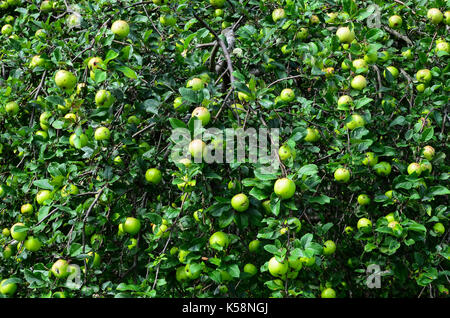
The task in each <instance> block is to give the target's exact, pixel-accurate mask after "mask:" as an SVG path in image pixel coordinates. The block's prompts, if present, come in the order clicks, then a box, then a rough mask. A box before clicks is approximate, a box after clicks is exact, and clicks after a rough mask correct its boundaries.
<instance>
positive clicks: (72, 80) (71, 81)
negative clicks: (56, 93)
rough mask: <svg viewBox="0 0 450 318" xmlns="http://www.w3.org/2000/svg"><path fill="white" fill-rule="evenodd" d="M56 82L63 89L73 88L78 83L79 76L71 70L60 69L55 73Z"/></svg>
mask: <svg viewBox="0 0 450 318" xmlns="http://www.w3.org/2000/svg"><path fill="white" fill-rule="evenodd" d="M55 84H56V86H58V87H59V88H61V89H64V90H71V89H73V88H74V87H75V85H76V84H77V78H76V76H75V75H73V74H72V73H71V72H69V71H65V70H59V71H57V72H56V74H55Z"/></svg>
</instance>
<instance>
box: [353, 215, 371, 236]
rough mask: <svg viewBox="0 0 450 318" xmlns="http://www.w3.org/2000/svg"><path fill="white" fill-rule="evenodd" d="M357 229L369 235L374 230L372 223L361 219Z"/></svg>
mask: <svg viewBox="0 0 450 318" xmlns="http://www.w3.org/2000/svg"><path fill="white" fill-rule="evenodd" d="M356 227H357V228H358V230H360V231H361V232H364V233H368V232H370V231H371V230H372V222H371V221H370V220H369V219H367V218H361V219H359V220H358V223H357V225H356Z"/></svg>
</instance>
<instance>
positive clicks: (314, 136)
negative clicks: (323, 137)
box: [304, 127, 320, 142]
mask: <svg viewBox="0 0 450 318" xmlns="http://www.w3.org/2000/svg"><path fill="white" fill-rule="evenodd" d="M319 138H320V133H319V130H318V129H317V128H309V127H308V128H306V136H305V139H304V140H305V141H307V142H316V141H317V140H319Z"/></svg>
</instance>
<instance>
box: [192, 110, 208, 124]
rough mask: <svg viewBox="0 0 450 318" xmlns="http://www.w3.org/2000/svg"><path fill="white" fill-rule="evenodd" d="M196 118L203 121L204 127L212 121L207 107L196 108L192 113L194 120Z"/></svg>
mask: <svg viewBox="0 0 450 318" xmlns="http://www.w3.org/2000/svg"><path fill="white" fill-rule="evenodd" d="M194 117H195V118H197V119H199V120H201V122H202V125H203V126H206V125H208V123H209V121H210V119H211V114H210V112H209V110H208V109H207V108H206V107H202V106H200V107H197V108H195V109H194V111H193V112H192V118H194Z"/></svg>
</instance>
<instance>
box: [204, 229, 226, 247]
mask: <svg viewBox="0 0 450 318" xmlns="http://www.w3.org/2000/svg"><path fill="white" fill-rule="evenodd" d="M229 243H230V241H229V238H228V235H227V234H226V233H224V232H221V231H219V232H215V233H214V234H213V235H211V236H210V238H209V245H210V246H211V247H212V248H214V249H217V248H218V247H217V246H219V247H220V248H222V249H225V248H227V247H228V244H229Z"/></svg>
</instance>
